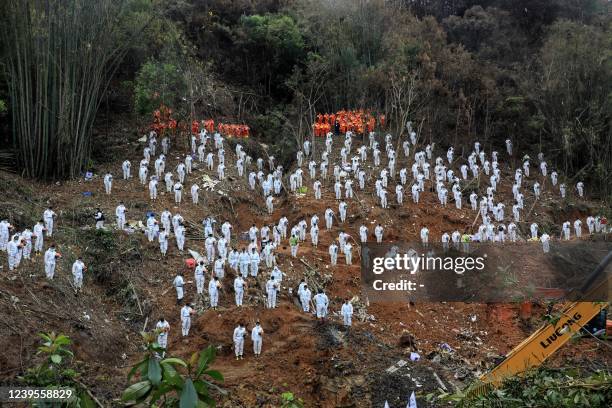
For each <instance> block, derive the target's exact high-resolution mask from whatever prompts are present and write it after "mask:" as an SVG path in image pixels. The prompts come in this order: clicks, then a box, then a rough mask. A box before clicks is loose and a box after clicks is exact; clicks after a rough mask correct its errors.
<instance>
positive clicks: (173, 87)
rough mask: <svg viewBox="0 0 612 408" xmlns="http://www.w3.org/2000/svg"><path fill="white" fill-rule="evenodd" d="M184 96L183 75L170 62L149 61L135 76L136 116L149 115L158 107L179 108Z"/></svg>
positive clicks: (185, 92) (185, 90) (185, 87)
mask: <svg viewBox="0 0 612 408" xmlns="http://www.w3.org/2000/svg"><path fill="white" fill-rule="evenodd" d="M186 95H187V83H186V80H185V74H184V72H182V69H181V68H180V67H178V66H176V65H174V64H172V63H170V62H159V61H155V60H149V61H147V62H146V63H145V64H143V65H142V67H140V69H139V70H138V73H137V74H136V81H135V83H134V110H135V111H136V112H137V113H138V114H141V115H146V114H149V113H151V112H153V111H154V110H155V109H157V108H158V107H159V106H160V105H165V106H173V107H174V106H180V102H181V100H183V99H185V98H186Z"/></svg>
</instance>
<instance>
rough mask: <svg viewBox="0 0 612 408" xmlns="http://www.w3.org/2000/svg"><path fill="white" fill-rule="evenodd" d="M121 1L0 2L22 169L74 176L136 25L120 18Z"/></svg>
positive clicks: (38, 174) (86, 153) (50, 175)
mask: <svg viewBox="0 0 612 408" xmlns="http://www.w3.org/2000/svg"><path fill="white" fill-rule="evenodd" d="M126 1H127V0H98V1H87V0H27V1H24V0H6V1H3V2H1V5H0V17H1V19H0V21H1V24H0V34H1V36H2V39H3V41H4V42H5V44H11V46H10V47H5V52H6V55H5V56H4V59H5V66H6V68H7V71H8V73H7V80H8V86H9V94H10V107H11V114H12V123H13V138H14V143H15V145H16V147H17V150H18V160H19V162H20V166H21V168H23V171H24V173H25V175H27V176H29V177H36V178H41V179H47V178H60V177H74V176H76V175H78V174H79V173H80V171H81V169H82V167H83V165H84V164H85V162H86V160H87V159H88V158H89V153H90V148H91V130H92V126H93V122H94V119H95V116H96V113H97V111H98V107H99V105H100V102H101V98H102V95H103V94H104V91H105V89H106V87H107V85H108V83H109V81H110V78H111V77H112V73H113V72H114V70H115V69H116V67H117V65H118V63H119V62H120V61H121V59H122V58H123V56H124V55H125V50H126V49H127V44H128V43H129V41H130V39H131V38H133V37H134V35H135V34H136V32H138V30H139V29H140V28H141V27H140V26H134V25H130V26H127V27H126V26H124V25H123V24H122V20H121V19H122V18H125V16H124V14H122V13H123V11H124V7H125V5H126ZM140 24H141V25H144V24H146V22H140Z"/></svg>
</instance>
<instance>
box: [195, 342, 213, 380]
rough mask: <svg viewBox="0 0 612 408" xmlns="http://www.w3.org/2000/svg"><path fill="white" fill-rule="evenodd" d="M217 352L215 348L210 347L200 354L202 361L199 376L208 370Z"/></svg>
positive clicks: (199, 363) (199, 366)
mask: <svg viewBox="0 0 612 408" xmlns="http://www.w3.org/2000/svg"><path fill="white" fill-rule="evenodd" d="M216 353H217V351H216V349H215V348H214V347H213V346H208V347H206V348H205V349H204V350H202V351H201V352H200V359H199V361H198V371H197V376H198V377H199V376H200V375H202V373H203V372H204V370H206V369H207V368H208V365H209V364H210V363H212V362H213V361H214V360H215V355H216Z"/></svg>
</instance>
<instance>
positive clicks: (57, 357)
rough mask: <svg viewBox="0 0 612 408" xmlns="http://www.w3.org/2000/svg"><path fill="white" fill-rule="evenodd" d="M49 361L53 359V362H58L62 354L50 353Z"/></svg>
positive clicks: (60, 360)
mask: <svg viewBox="0 0 612 408" xmlns="http://www.w3.org/2000/svg"><path fill="white" fill-rule="evenodd" d="M51 361H53V362H54V363H55V364H59V363H61V362H62V356H60V355H59V354H52V355H51Z"/></svg>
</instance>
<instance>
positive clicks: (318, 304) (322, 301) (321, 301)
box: [313, 289, 329, 321]
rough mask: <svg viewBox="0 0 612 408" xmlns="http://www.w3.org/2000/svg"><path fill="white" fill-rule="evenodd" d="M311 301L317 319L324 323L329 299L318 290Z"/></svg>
mask: <svg viewBox="0 0 612 408" xmlns="http://www.w3.org/2000/svg"><path fill="white" fill-rule="evenodd" d="M313 300H314V304H315V308H316V311H317V318H318V319H320V320H321V321H324V320H325V317H327V307H328V306H329V298H328V297H327V295H326V294H325V293H324V292H323V289H319V291H318V293H317V294H316V295H315V296H314V298H313Z"/></svg>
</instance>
